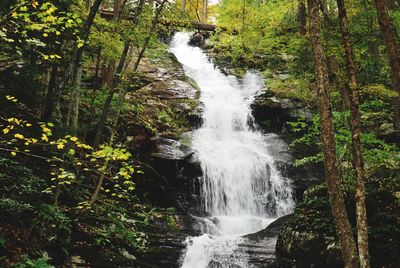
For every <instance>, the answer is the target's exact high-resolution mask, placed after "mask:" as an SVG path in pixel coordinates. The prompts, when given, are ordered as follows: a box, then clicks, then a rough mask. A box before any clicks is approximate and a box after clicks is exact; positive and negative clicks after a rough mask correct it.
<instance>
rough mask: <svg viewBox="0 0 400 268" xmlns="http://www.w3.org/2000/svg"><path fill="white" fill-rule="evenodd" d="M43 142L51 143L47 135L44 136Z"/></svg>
mask: <svg viewBox="0 0 400 268" xmlns="http://www.w3.org/2000/svg"><path fill="white" fill-rule="evenodd" d="M41 139H42V141H45V142H48V141H49V138H48V137H47V135H46V134H42V138H41Z"/></svg>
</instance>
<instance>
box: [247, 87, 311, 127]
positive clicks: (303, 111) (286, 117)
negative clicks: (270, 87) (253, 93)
mask: <svg viewBox="0 0 400 268" xmlns="http://www.w3.org/2000/svg"><path fill="white" fill-rule="evenodd" d="M251 108H252V110H253V116H254V118H255V120H256V121H257V123H258V124H259V125H260V126H261V127H262V128H263V129H264V130H265V131H267V132H285V130H286V123H287V122H290V121H295V120H296V119H297V118H300V117H306V118H311V117H312V114H311V111H310V110H309V109H308V108H307V107H306V106H305V105H304V103H302V102H300V101H296V100H290V99H280V98H277V97H275V96H274V95H273V93H271V92H269V91H266V92H265V93H262V94H260V95H258V96H257V97H256V99H255V100H254V102H253V104H252V105H251Z"/></svg>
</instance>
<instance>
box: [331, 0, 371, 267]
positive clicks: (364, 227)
mask: <svg viewBox="0 0 400 268" xmlns="http://www.w3.org/2000/svg"><path fill="white" fill-rule="evenodd" d="M337 5H338V11H339V23H340V28H341V30H342V37H343V47H344V51H345V58H346V64H347V72H348V76H349V77H348V78H349V81H348V95H349V97H350V128H351V137H352V145H353V168H354V173H355V178H356V215H357V242H358V256H359V262H360V267H361V268H369V267H370V264H369V253H368V224H367V209H366V206H365V176H364V173H365V172H364V161H363V156H362V148H361V120H360V111H359V100H358V95H357V79H356V71H355V63H354V54H353V48H352V46H351V39H350V32H349V29H348V25H347V14H346V7H345V3H344V0H337Z"/></svg>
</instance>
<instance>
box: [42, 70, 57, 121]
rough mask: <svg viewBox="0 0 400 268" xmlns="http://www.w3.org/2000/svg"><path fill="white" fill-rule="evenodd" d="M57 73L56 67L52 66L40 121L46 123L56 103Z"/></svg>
mask: <svg viewBox="0 0 400 268" xmlns="http://www.w3.org/2000/svg"><path fill="white" fill-rule="evenodd" d="M57 73H58V66H57V64H54V65H53V67H52V68H51V72H50V79H49V84H48V87H47V95H46V103H45V106H44V111H43V114H42V120H43V121H48V120H50V118H51V115H52V114H53V111H54V107H55V103H56V88H57Z"/></svg>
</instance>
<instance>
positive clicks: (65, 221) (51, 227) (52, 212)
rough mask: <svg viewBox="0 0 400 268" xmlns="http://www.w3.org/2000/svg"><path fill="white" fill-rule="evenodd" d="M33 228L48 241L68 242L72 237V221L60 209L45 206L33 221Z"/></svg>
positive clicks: (42, 206) (39, 210)
mask: <svg viewBox="0 0 400 268" xmlns="http://www.w3.org/2000/svg"><path fill="white" fill-rule="evenodd" d="M32 227H33V229H34V230H35V231H37V232H38V233H39V234H40V235H41V236H42V237H45V238H46V239H47V240H48V241H51V240H53V239H57V240H58V241H60V242H68V241H69V240H70V237H71V228H72V226H71V220H70V218H68V217H67V216H66V215H65V214H63V213H62V212H61V211H60V209H59V208H58V207H55V206H52V205H48V204H43V205H41V206H40V207H39V209H38V214H37V216H36V217H35V219H34V220H33V223H32Z"/></svg>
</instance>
